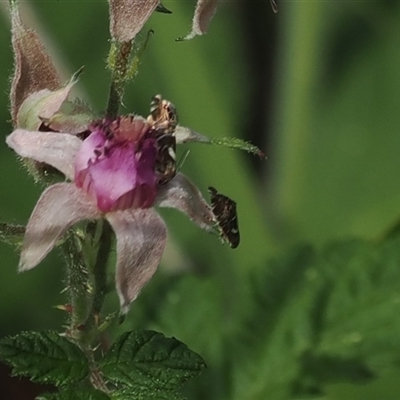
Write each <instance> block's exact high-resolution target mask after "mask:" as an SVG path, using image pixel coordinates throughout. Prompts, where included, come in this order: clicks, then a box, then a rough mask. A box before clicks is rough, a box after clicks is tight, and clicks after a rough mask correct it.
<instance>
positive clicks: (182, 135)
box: [174, 125, 211, 144]
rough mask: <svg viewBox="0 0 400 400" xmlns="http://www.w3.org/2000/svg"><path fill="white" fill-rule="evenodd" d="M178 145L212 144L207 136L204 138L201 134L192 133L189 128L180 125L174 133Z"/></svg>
mask: <svg viewBox="0 0 400 400" xmlns="http://www.w3.org/2000/svg"><path fill="white" fill-rule="evenodd" d="M174 135H175V138H176V143H177V144H182V143H187V142H203V143H211V140H210V139H209V138H208V137H207V136H203V135H201V134H200V133H197V132H195V131H192V130H191V129H189V128H185V127H183V126H180V125H178V126H177V127H176V129H175V131H174Z"/></svg>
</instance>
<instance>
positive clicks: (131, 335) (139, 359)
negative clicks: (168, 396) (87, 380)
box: [101, 331, 205, 394]
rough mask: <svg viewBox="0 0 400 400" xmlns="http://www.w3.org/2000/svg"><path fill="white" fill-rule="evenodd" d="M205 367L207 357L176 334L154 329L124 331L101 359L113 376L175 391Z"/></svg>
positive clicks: (103, 367)
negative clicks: (183, 341)
mask: <svg viewBox="0 0 400 400" xmlns="http://www.w3.org/2000/svg"><path fill="white" fill-rule="evenodd" d="M204 368H205V363H204V361H203V359H202V358H201V357H200V356H199V355H198V354H196V353H195V352H193V351H191V350H189V349H188V347H187V346H186V345H185V344H183V343H181V342H180V341H178V340H176V339H175V338H166V337H165V336H164V335H163V334H161V333H158V332H154V331H132V332H126V333H125V334H123V335H121V336H120V337H119V338H118V339H117V340H116V342H115V343H114V344H113V345H112V346H111V348H110V350H109V351H108V352H107V353H106V355H105V356H104V359H103V360H102V362H101V370H102V372H103V373H104V375H105V376H106V377H107V378H109V379H110V380H113V381H116V382H121V383H123V384H125V385H128V386H131V387H142V388H143V389H146V388H147V389H149V392H148V393H150V394H151V393H152V392H153V391H157V390H158V391H167V392H168V391H171V390H175V389H177V388H179V387H180V386H181V385H182V384H183V383H184V382H186V381H187V380H188V379H190V378H192V377H194V376H196V375H199V374H200V372H201V371H202V370H203V369H204Z"/></svg>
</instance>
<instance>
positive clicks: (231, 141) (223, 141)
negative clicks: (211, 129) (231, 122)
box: [211, 137, 266, 158]
mask: <svg viewBox="0 0 400 400" xmlns="http://www.w3.org/2000/svg"><path fill="white" fill-rule="evenodd" d="M211 143H212V144H215V145H217V146H224V147H229V148H231V149H238V150H244V151H247V152H248V153H252V154H254V155H256V156H259V157H261V158H266V157H265V154H264V153H263V152H262V151H261V150H260V149H259V148H258V147H257V146H254V145H253V144H251V143H249V142H246V141H244V140H241V139H238V138H231V137H217V138H214V139H211Z"/></svg>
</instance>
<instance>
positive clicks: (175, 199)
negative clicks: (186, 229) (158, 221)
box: [156, 174, 214, 231]
mask: <svg viewBox="0 0 400 400" xmlns="http://www.w3.org/2000/svg"><path fill="white" fill-rule="evenodd" d="M156 206H160V207H173V208H177V209H178V210H180V211H183V212H184V213H186V214H187V215H188V217H189V218H190V219H191V220H192V221H193V222H195V223H196V224H197V225H199V226H200V228H202V229H205V230H207V231H210V230H212V228H213V226H214V215H213V213H212V211H211V210H210V207H209V206H208V204H207V202H206V201H205V200H204V197H203V196H202V194H201V193H200V191H199V189H197V187H196V186H194V185H193V183H191V182H190V181H189V180H188V179H187V178H186V177H185V176H184V175H182V174H177V175H176V176H175V177H174V179H172V180H171V181H169V182H168V183H167V184H166V185H165V186H162V187H161V188H160V189H159V192H158V193H157V198H156Z"/></svg>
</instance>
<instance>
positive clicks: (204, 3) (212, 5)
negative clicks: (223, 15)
mask: <svg viewBox="0 0 400 400" xmlns="http://www.w3.org/2000/svg"><path fill="white" fill-rule="evenodd" d="M217 2H218V0H197V5H196V9H195V11H194V17H193V22H192V30H191V32H190V33H189V34H187V35H186V36H185V37H183V38H179V40H190V39H193V38H194V37H195V36H196V35H203V34H205V33H206V32H207V29H208V25H209V24H210V21H211V19H212V17H213V16H214V14H215V11H216V9H217Z"/></svg>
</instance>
